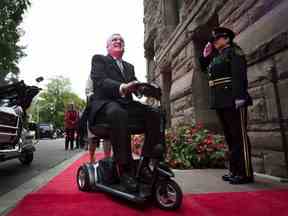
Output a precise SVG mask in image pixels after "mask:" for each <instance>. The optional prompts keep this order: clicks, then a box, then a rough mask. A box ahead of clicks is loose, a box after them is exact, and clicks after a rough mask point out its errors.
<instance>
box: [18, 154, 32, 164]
mask: <svg viewBox="0 0 288 216" xmlns="http://www.w3.org/2000/svg"><path fill="white" fill-rule="evenodd" d="M33 158H34V154H33V152H25V153H22V155H21V156H20V157H19V161H20V162H21V163H22V164H23V165H29V164H31V162H32V161H33Z"/></svg>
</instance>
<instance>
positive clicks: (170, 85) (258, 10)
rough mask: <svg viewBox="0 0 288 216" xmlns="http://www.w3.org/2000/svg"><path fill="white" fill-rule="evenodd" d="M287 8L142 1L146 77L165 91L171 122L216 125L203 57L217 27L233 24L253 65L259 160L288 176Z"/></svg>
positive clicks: (266, 0)
mask: <svg viewBox="0 0 288 216" xmlns="http://www.w3.org/2000/svg"><path fill="white" fill-rule="evenodd" d="M287 11H288V1H285V0H144V24H145V42H144V47H145V57H146V59H147V79H148V81H149V82H156V83H158V84H160V85H161V86H162V89H163V90H164V94H163V101H164V105H165V107H166V110H167V115H168V117H169V121H168V124H169V125H170V126H176V125H177V124H179V123H183V122H185V123H189V122H191V121H197V122H202V123H204V125H206V126H207V127H210V128H213V129H219V123H218V119H217V118H216V115H215V112H214V111H211V110H209V109H208V84H207V79H206V77H205V75H204V74H202V73H201V72H200V68H199V62H198V58H199V56H200V54H201V52H202V49H203V47H204V46H205V44H206V42H207V38H208V37H209V33H210V32H211V29H212V28H214V27H216V26H225V27H228V28H231V29H233V31H234V32H235V33H236V34H237V36H236V42H237V43H238V44H239V45H240V46H241V47H242V48H243V50H244V51H245V53H246V55H247V61H248V65H249V68H248V78H249V92H250V94H251V96H252V97H253V99H254V104H253V106H251V107H250V108H249V127H248V128H249V135H250V138H251V141H252V148H253V151H252V152H253V163H254V167H255V170H256V171H257V172H262V173H266V174H270V175H275V176H287V173H286V168H287V167H286V165H287V164H286V163H285V157H284V155H285V154H284V152H285V151H284V148H283V138H286V137H285V136H284V135H285V129H286V130H287V127H285V126H286V125H285V124H286V123H287V118H288V94H286V93H287V92H286V91H288V49H287V46H288V25H287V23H286V22H287V21H286V20H288V13H287ZM273 72H276V73H274V74H277V76H272V74H273ZM273 77H274V78H276V79H274V81H275V82H272V81H273V79H272V78H273ZM273 83H275V85H274V84H273ZM277 90H278V91H279V97H277ZM278 99H279V100H278ZM279 104H280V105H281V106H278V105H279ZM279 107H281V109H282V113H283V117H282V118H280V119H282V122H283V124H284V129H283V127H282V130H281V127H280V123H279V122H280V120H279V113H280V112H279V111H281V110H280V109H279ZM281 131H282V135H283V136H281Z"/></svg>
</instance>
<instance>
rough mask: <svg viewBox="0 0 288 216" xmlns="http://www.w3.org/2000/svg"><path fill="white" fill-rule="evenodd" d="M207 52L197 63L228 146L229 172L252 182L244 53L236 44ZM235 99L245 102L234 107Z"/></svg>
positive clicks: (248, 100) (250, 102) (248, 98)
mask: <svg viewBox="0 0 288 216" xmlns="http://www.w3.org/2000/svg"><path fill="white" fill-rule="evenodd" d="M210 56H211V57H208V58H204V57H201V58H200V64H201V67H202V70H203V71H205V72H206V73H207V75H208V80H209V81H208V82H209V83H208V84H209V95H210V108H212V109H215V110H216V113H217V115H218V117H219V120H220V122H221V124H222V127H223V131H224V135H225V138H226V142H227V144H228V147H229V152H230V159H229V165H230V166H229V170H230V173H231V174H232V176H240V177H241V178H242V179H245V181H248V182H251V181H253V169H252V163H251V145H250V141H249V137H248V136H247V130H246V128H247V106H248V105H251V104H252V99H251V97H250V96H249V94H248V92H247V88H248V80H247V64H246V60H245V56H244V54H243V52H242V50H241V48H240V47H238V46H236V45H232V46H230V47H227V48H225V49H224V50H222V52H221V53H218V51H215V52H214V53H212V54H211V55H210ZM235 100H244V101H245V104H244V105H243V106H242V107H240V108H238V109H236V105H235ZM234 179H236V180H237V178H234ZM241 181H242V183H244V182H245V181H244V180H241ZM230 183H231V181H230ZM236 183H239V181H237V182H236Z"/></svg>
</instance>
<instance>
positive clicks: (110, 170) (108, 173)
mask: <svg viewBox="0 0 288 216" xmlns="http://www.w3.org/2000/svg"><path fill="white" fill-rule="evenodd" d="M97 175H98V180H99V182H101V183H102V184H105V185H111V184H115V183H118V182H119V178H118V175H117V168H116V162H115V161H114V160H113V158H111V157H109V158H104V159H102V160H100V161H99V166H98V168H97Z"/></svg>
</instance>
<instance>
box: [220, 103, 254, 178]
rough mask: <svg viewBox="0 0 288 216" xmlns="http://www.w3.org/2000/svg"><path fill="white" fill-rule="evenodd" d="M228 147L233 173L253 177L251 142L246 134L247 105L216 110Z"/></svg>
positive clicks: (230, 168)
mask: <svg viewBox="0 0 288 216" xmlns="http://www.w3.org/2000/svg"><path fill="white" fill-rule="evenodd" d="M216 112H217V115H218V117H219V120H220V122H221V125H222V128H223V131H224V135H225V139H226V142H227V144H228V149H229V170H230V172H231V173H232V174H233V175H237V176H243V177H249V178H253V168H252V162H251V144H250V140H249V137H248V135H247V107H241V108H239V109H235V108H223V109H217V110H216Z"/></svg>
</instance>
